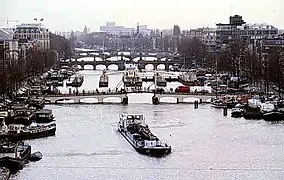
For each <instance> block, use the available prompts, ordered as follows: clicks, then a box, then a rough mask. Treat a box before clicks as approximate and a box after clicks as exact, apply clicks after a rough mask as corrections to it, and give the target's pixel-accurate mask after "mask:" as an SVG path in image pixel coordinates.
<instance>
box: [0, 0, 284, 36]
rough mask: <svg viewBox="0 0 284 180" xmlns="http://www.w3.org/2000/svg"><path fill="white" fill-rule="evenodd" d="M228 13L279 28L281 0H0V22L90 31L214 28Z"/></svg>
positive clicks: (283, 19)
mask: <svg viewBox="0 0 284 180" xmlns="http://www.w3.org/2000/svg"><path fill="white" fill-rule="evenodd" d="M234 14H240V15H242V16H243V19H244V20H245V21H246V22H248V23H268V24H271V25H274V26H276V27H278V28H281V29H282V28H283V29H284V0H269V1H268V0H0V26H1V27H3V26H7V24H6V23H5V19H6V18H9V20H11V21H12V20H17V21H18V22H19V23H22V22H32V21H33V19H34V18H35V17H37V18H44V25H45V26H46V27H48V28H49V29H51V30H52V31H55V30H58V31H70V30H81V31H82V30H83V27H84V26H85V25H87V27H88V28H90V29H91V30H94V29H99V26H100V25H103V24H105V22H107V21H113V22H116V24H117V25H124V26H125V27H136V24H137V22H139V23H140V24H146V25H148V27H149V28H151V29H152V28H160V29H169V28H172V27H173V25H174V24H178V25H179V26H180V27H181V29H190V28H196V27H203V26H210V27H215V23H218V22H222V23H227V22H228V19H229V16H230V15H234ZM13 25H15V23H13V22H10V23H9V26H10V27H11V26H13Z"/></svg>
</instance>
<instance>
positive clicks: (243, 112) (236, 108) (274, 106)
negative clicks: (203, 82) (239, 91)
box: [211, 95, 284, 121]
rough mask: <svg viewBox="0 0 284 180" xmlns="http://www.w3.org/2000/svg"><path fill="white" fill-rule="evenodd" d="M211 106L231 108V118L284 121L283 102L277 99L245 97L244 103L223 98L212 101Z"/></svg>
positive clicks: (234, 99) (239, 100) (237, 99)
mask: <svg viewBox="0 0 284 180" xmlns="http://www.w3.org/2000/svg"><path fill="white" fill-rule="evenodd" d="M211 104H212V107H215V108H232V112H231V116H232V117H244V118H245V119H264V120H266V121H282V120H284V101H283V100H281V99H279V98H277V97H274V98H270V99H269V98H266V99H265V98H261V97H260V96H258V95H255V96H249V97H246V98H245V101H244V100H242V98H241V97H238V98H236V97H235V98H229V99H228V98H225V97H224V98H216V99H214V100H213V101H212V103H211Z"/></svg>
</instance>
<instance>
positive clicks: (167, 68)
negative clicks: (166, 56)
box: [165, 63, 170, 71]
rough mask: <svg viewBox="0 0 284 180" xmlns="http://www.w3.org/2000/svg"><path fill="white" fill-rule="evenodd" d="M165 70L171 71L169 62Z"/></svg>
mask: <svg viewBox="0 0 284 180" xmlns="http://www.w3.org/2000/svg"><path fill="white" fill-rule="evenodd" d="M165 70H166V71H169V70H170V65H169V64H168V63H166V64H165Z"/></svg>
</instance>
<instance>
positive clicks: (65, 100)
mask: <svg viewBox="0 0 284 180" xmlns="http://www.w3.org/2000/svg"><path fill="white" fill-rule="evenodd" d="M54 103H55V104H70V103H71V104H74V103H76V101H75V100H74V99H72V98H59V99H57V100H55V101H54Z"/></svg>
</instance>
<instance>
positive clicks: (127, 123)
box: [118, 114, 171, 156]
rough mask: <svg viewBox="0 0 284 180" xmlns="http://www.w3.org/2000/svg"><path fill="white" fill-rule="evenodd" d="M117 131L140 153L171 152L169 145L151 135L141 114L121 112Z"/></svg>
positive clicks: (162, 153) (157, 154)
mask: <svg viewBox="0 0 284 180" xmlns="http://www.w3.org/2000/svg"><path fill="white" fill-rule="evenodd" d="M119 118H120V119H119V123H118V131H119V132H120V133H121V134H122V136H123V137H124V138H125V139H126V140H127V141H128V142H129V143H130V144H131V145H132V146H133V147H134V148H135V150H136V151H137V152H139V153H141V154H147V155H151V156H163V155H166V154H169V153H170V152H171V146H169V145H168V144H167V143H165V142H163V141H161V140H160V139H159V138H157V137H156V136H155V135H153V134H152V133H151V131H150V129H149V127H148V125H146V124H145V119H144V117H143V115H140V114H121V115H120V117H119Z"/></svg>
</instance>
